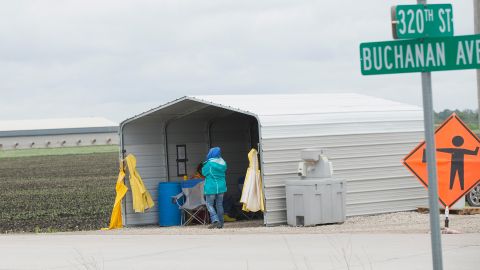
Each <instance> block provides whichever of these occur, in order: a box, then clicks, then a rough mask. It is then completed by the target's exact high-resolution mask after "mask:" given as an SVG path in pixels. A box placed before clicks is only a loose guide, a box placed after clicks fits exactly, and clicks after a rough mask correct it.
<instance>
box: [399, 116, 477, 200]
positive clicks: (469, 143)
mask: <svg viewBox="0 0 480 270" xmlns="http://www.w3.org/2000/svg"><path fill="white" fill-rule="evenodd" d="M435 146H436V147H435V148H436V157H437V179H438V197H439V200H440V202H441V203H442V204H443V205H444V206H449V207H450V206H452V205H453V204H454V203H455V202H457V201H458V200H459V199H460V198H461V197H462V196H463V195H465V193H467V192H468V191H470V189H472V188H473V187H474V186H476V185H477V184H478V183H480V155H479V148H480V140H479V139H478V137H477V136H476V135H475V134H474V133H473V132H472V131H471V130H470V129H468V127H467V126H466V125H465V123H463V122H462V120H460V118H458V116H457V115H456V114H452V115H451V116H450V117H449V118H448V119H447V120H445V122H444V123H443V124H442V125H441V126H440V127H439V128H437V130H436V131H435ZM425 148H426V144H425V142H422V143H421V144H419V145H418V146H417V147H416V148H415V149H413V151H412V152H411V153H410V154H408V155H407V156H406V157H405V159H404V160H403V164H404V165H405V166H406V167H407V168H408V169H409V170H410V171H411V172H412V173H413V174H414V175H415V176H416V177H417V178H418V179H419V180H420V182H422V184H423V185H424V186H425V188H427V189H428V172H427V161H426V154H425Z"/></svg>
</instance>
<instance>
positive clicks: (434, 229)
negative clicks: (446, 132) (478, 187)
mask: <svg viewBox="0 0 480 270" xmlns="http://www.w3.org/2000/svg"><path fill="white" fill-rule="evenodd" d="M417 4H423V5H426V4H427V0H417ZM422 96H423V121H424V126H425V142H426V146H427V149H426V157H427V168H428V204H429V207H430V239H431V244H432V260H433V269H434V270H442V269H443V260H442V240H441V238H440V220H439V217H438V215H439V209H438V185H437V161H436V159H435V152H436V149H435V137H434V126H433V125H434V121H433V101H432V74H431V73H430V72H422Z"/></svg>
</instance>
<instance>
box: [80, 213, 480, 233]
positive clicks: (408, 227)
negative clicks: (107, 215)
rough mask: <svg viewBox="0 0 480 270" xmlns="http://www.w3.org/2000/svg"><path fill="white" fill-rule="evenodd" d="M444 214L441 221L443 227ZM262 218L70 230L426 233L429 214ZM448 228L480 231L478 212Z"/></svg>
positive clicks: (454, 218)
mask: <svg viewBox="0 0 480 270" xmlns="http://www.w3.org/2000/svg"><path fill="white" fill-rule="evenodd" d="M444 218H445V217H444V216H443V215H441V220H440V224H441V225H442V227H443V224H444ZM262 223H263V220H254V221H241V222H234V223H227V224H225V228H223V229H221V230H219V229H213V230H212V229H208V228H206V226H201V225H196V226H187V227H163V228H162V227H157V226H145V227H133V228H123V229H118V230H112V231H87V232H72V234H125V235H128V234H132V235H133V234H135V235H137V234H166V235H179V234H187V235H197V234H257V233H261V234H317V233H428V232H429V230H430V229H429V215H428V214H421V213H417V212H398V213H390V214H382V215H372V216H358V217H350V218H347V221H346V222H345V223H343V224H333V225H322V226H315V227H289V226H286V225H283V226H276V227H265V226H263V224H262ZM450 228H451V229H453V230H456V231H458V232H460V233H480V215H452V214H450Z"/></svg>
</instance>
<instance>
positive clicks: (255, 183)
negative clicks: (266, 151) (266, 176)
mask: <svg viewBox="0 0 480 270" xmlns="http://www.w3.org/2000/svg"><path fill="white" fill-rule="evenodd" d="M257 156H258V154H257V150H255V149H252V150H250V152H249V153H248V161H249V162H250V165H249V167H248V169H247V174H246V175H245V182H244V184H243V189H242V197H241V198H240V202H241V203H243V207H242V210H243V211H246V212H257V211H262V212H264V211H265V205H264V197H263V189H262V176H261V174H260V170H259V169H258V157H257Z"/></svg>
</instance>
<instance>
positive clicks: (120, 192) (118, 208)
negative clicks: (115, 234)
mask: <svg viewBox="0 0 480 270" xmlns="http://www.w3.org/2000/svg"><path fill="white" fill-rule="evenodd" d="M124 179H125V169H124V168H123V162H120V172H119V173H118V178H117V184H116V185H115V191H116V193H117V195H116V197H115V203H114V204H113V210H112V216H111V217H110V225H109V226H108V228H104V229H107V230H111V229H118V228H122V227H123V224H122V199H123V197H125V194H127V191H128V188H127V186H126V185H125V184H124V183H123V180H124Z"/></svg>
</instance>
